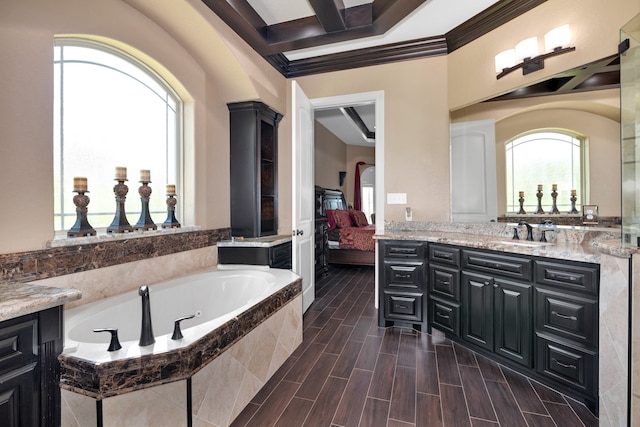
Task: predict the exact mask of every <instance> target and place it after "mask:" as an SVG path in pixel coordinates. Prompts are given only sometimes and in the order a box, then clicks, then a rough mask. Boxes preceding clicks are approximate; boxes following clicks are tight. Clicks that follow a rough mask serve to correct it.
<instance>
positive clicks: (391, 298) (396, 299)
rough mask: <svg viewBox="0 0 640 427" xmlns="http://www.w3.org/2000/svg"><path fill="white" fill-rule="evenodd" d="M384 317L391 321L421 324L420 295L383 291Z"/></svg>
mask: <svg viewBox="0 0 640 427" xmlns="http://www.w3.org/2000/svg"><path fill="white" fill-rule="evenodd" d="M384 317H385V318H386V319H391V320H408V321H413V322H422V294H408V293H407V294H402V293H392V292H388V291H384Z"/></svg>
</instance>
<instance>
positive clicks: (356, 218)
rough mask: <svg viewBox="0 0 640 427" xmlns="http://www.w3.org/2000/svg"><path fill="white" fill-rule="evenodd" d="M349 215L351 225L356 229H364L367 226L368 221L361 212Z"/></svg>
mask: <svg viewBox="0 0 640 427" xmlns="http://www.w3.org/2000/svg"><path fill="white" fill-rule="evenodd" d="M349 214H350V215H351V221H353V225H355V226H356V227H365V226H367V225H369V221H367V216H366V215H365V214H364V212H362V211H355V210H351V211H349Z"/></svg>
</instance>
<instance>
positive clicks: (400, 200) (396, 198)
mask: <svg viewBox="0 0 640 427" xmlns="http://www.w3.org/2000/svg"><path fill="white" fill-rule="evenodd" d="M387 204H388V205H406V204H407V193H387Z"/></svg>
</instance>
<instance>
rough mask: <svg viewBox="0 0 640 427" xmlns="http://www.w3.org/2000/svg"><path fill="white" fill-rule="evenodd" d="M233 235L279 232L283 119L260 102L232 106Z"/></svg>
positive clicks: (255, 235) (229, 106)
mask: <svg viewBox="0 0 640 427" xmlns="http://www.w3.org/2000/svg"><path fill="white" fill-rule="evenodd" d="M228 108H229V117H230V170H231V176H230V178H231V183H230V184H231V233H232V235H233V236H236V237H261V236H270V235H275V234H276V233H277V232H278V216H277V213H278V180H277V178H278V123H279V122H280V120H281V119H282V115H281V114H280V113H277V112H276V111H274V110H272V109H271V108H270V107H268V106H267V105H266V104H264V103H262V102H257V101H249V102H236V103H231V104H228Z"/></svg>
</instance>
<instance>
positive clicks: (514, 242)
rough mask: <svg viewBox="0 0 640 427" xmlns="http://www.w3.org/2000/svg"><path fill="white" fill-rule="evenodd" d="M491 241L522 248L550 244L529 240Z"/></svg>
mask: <svg viewBox="0 0 640 427" xmlns="http://www.w3.org/2000/svg"><path fill="white" fill-rule="evenodd" d="M491 243H495V244H497V245H504V246H519V247H523V248H539V247H543V246H548V245H550V243H549V242H532V241H530V240H494V241H492V242H491Z"/></svg>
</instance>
